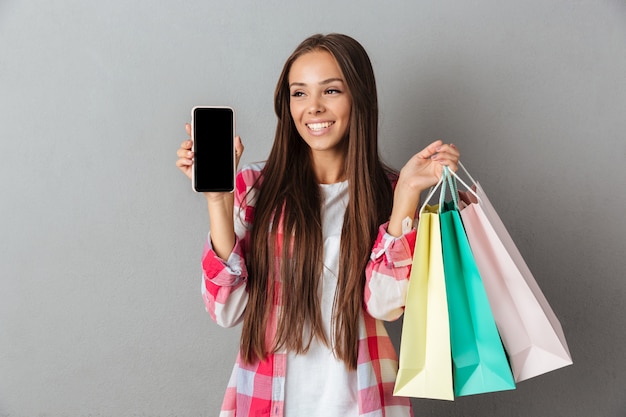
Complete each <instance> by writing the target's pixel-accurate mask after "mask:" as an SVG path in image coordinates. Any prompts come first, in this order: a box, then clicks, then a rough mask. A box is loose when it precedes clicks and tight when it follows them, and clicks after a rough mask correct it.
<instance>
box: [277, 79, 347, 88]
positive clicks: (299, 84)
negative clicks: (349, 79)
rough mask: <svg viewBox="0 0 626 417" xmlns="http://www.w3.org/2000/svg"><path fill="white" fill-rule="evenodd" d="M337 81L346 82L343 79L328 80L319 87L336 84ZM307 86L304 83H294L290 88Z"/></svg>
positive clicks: (321, 82) (320, 83)
mask: <svg viewBox="0 0 626 417" xmlns="http://www.w3.org/2000/svg"><path fill="white" fill-rule="evenodd" d="M337 81H339V82H342V83H343V82H344V81H343V78H328V79H326V80H324V81H320V82H319V83H318V84H319V85H327V84H331V83H334V82H337ZM306 85H307V84H306V83H302V82H293V83H291V84H289V88H291V87H306Z"/></svg>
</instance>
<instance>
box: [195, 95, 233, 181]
mask: <svg viewBox="0 0 626 417" xmlns="http://www.w3.org/2000/svg"><path fill="white" fill-rule="evenodd" d="M234 134H235V132H234V112H233V110H232V109H230V108H224V107H196V108H194V110H193V139H194V170H193V171H194V188H195V190H196V191H199V192H206V191H232V190H233V189H234V184H235V179H234V144H233V139H234Z"/></svg>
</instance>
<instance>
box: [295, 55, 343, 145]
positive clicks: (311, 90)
mask: <svg viewBox="0 0 626 417" xmlns="http://www.w3.org/2000/svg"><path fill="white" fill-rule="evenodd" d="M288 81H289V94H290V101H289V108H290V112H291V117H292V118H293V121H294V123H295V125H296V129H297V130H298V133H300V136H301V137H302V139H304V141H305V142H306V143H307V144H308V145H309V147H310V148H311V151H312V152H313V153H314V155H316V154H318V153H322V152H323V153H326V154H328V155H329V156H330V155H331V154H332V153H337V154H339V153H343V147H342V146H340V145H341V143H342V141H343V139H344V138H345V137H346V134H347V132H348V127H349V125H350V110H351V106H352V99H351V97H350V92H349V91H348V86H347V85H346V83H345V80H344V77H343V74H342V73H341V69H340V68H339V65H338V64H337V61H336V60H335V58H333V56H332V55H331V54H330V53H329V52H327V51H323V50H322V51H314V52H309V53H306V54H304V55H302V56H300V57H299V58H298V59H296V60H295V61H294V62H293V64H292V65H291V69H290V71H289V76H288Z"/></svg>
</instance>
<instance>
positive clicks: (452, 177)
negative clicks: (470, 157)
mask: <svg viewBox="0 0 626 417" xmlns="http://www.w3.org/2000/svg"><path fill="white" fill-rule="evenodd" d="M458 165H459V167H461V168H462V169H463V171H464V172H465V174H466V175H467V176H468V177H469V179H470V180H471V181H472V184H476V181H475V180H474V178H472V176H471V175H470V173H469V172H467V169H466V168H465V166H463V164H462V163H461V161H459V162H458ZM446 168H447V167H446ZM448 171H449V173H450V174H451V175H450V179H449V181H451V182H453V183H454V192H453V193H454V195H455V196H456V198H457V201H458V196H459V194H458V190H457V187H456V182H457V181H458V182H460V183H461V184H462V185H463V187H465V189H466V190H467V191H469V192H470V194H472V195H473V196H474V197H476V200H477V201H479V202H480V201H481V199H480V197H479V196H478V194H477V193H476V191H474V190H473V189H472V187H470V186H469V185H467V184H466V183H465V181H463V180H462V179H461V177H459V176H458V175H457V173H456V172H454V171H452V170H448Z"/></svg>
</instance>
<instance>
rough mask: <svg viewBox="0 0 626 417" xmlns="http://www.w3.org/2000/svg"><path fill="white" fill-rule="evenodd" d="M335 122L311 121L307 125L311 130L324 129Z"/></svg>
mask: <svg viewBox="0 0 626 417" xmlns="http://www.w3.org/2000/svg"><path fill="white" fill-rule="evenodd" d="M333 123H334V122H324V123H310V124H308V125H307V126H308V127H309V129H311V130H322V129H326V128H327V127H330V126H331V125H332V124H333Z"/></svg>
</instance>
